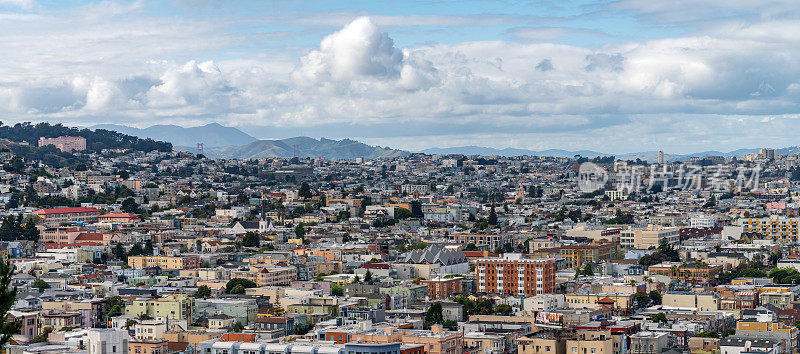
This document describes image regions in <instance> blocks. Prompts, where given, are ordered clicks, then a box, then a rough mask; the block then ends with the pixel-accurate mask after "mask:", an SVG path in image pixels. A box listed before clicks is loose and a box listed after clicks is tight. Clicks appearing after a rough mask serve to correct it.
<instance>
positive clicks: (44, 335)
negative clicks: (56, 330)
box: [4, 327, 53, 343]
mask: <svg viewBox="0 0 800 354" xmlns="http://www.w3.org/2000/svg"><path fill="white" fill-rule="evenodd" d="M52 332H53V327H45V328H43V329H42V334H40V335H38V336H35V337H33V339H31V343H44V342H47V337H48V336H49V335H50V333H52ZM4 337H5V336H4ZM10 338H11V337H9V339H10Z"/></svg>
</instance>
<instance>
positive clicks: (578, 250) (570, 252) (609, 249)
mask: <svg viewBox="0 0 800 354" xmlns="http://www.w3.org/2000/svg"><path fill="white" fill-rule="evenodd" d="M617 251H619V244H618V243H603V244H599V245H571V246H563V247H554V248H542V249H539V250H536V251H533V252H532V253H531V254H532V255H533V257H536V258H549V257H558V256H561V257H564V260H565V261H566V266H567V267H568V268H583V267H584V266H585V265H586V264H588V263H592V264H598V263H601V262H603V261H607V260H609V259H611V256H612V255H614V254H615V253H617Z"/></svg>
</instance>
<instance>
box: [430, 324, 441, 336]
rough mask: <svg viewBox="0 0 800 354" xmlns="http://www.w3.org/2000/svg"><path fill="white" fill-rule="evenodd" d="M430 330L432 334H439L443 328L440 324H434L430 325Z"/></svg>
mask: <svg viewBox="0 0 800 354" xmlns="http://www.w3.org/2000/svg"><path fill="white" fill-rule="evenodd" d="M431 332H433V334H441V333H442V332H444V329H443V328H442V326H440V325H434V326H431Z"/></svg>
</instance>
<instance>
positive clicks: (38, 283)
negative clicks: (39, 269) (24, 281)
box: [31, 278, 50, 292]
mask: <svg viewBox="0 0 800 354" xmlns="http://www.w3.org/2000/svg"><path fill="white" fill-rule="evenodd" d="M31 288H36V289H39V292H42V291H45V290H46V289H50V284H48V283H47V282H46V281H44V280H42V279H40V278H37V279H36V281H34V282H33V284H32V285H31Z"/></svg>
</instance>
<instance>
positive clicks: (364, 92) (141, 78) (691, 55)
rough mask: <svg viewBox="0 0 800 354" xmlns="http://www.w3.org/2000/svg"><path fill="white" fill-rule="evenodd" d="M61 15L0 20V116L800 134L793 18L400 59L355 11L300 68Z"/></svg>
mask: <svg viewBox="0 0 800 354" xmlns="http://www.w3.org/2000/svg"><path fill="white" fill-rule="evenodd" d="M6 3H13V5H15V6H34V5H33V4H31V3H29V2H27V1H13V2H6ZM0 4H5V3H0ZM17 4H18V5H17ZM712 5H713V4H712ZM614 6H618V7H620V8H624V9H626V10H628V11H634V12H635V13H636V14H638V15H639V16H642V17H643V18H645V17H648V18H649V17H657V16H656V15H655V14H657V13H660V12H659V11H663V12H664V13H667V14H669V15H670V16H677V14H674V13H673V12H671V10H669V9H660V8H658V7H646V6H644V5H642V3H641V2H629V1H623V2H618V3H616V4H615V5H614ZM709 6H711V5H709ZM775 6H777V5H775ZM767 8H769V9H774V6H768V7H767ZM737 9H738V8H737ZM739 10H741V11H756V10H754V9H751V8H747V7H742V8H741V9H739ZM74 11H76V13H75V14H74V15H76V17H77V19H70V18H69V17H65V18H54V17H49V18H48V17H47V16H45V15H32V16H34V18H30V17H13V18H10V17H9V18H5V19H4V18H3V17H0V33H4V34H2V35H0V48H4V49H0V53H2V54H3V55H4V57H6V58H7V60H6V63H7V64H8V65H7V66H6V67H5V68H4V69H0V76H1V77H2V79H0V114H1V115H2V117H3V118H2V120H3V121H4V122H7V123H8V122H17V121H25V120H33V121H41V120H50V121H62V122H65V123H67V124H76V125H92V124H97V123H123V124H129V125H131V124H132V125H137V126H147V125H151V124H158V123H164V122H170V123H178V124H186V125H195V124H205V123H210V122H220V123H222V124H229V125H235V126H242V127H248V128H249V129H251V131H252V132H254V134H255V135H261V136H264V137H268V136H270V134H273V136H274V134H292V133H293V132H303V131H306V132H310V133H309V134H319V135H325V134H326V133H327V134H328V135H329V136H331V137H336V136H339V137H341V136H348V135H350V136H354V137H358V136H361V137H364V138H366V139H368V141H371V142H374V143H380V144H382V145H391V146H397V147H401V148H407V149H421V148H426V147H430V146H442V145H458V144H460V143H462V142H465V143H470V144H475V143H481V144H484V145H492V146H498V147H505V146H518V147H528V148H548V147H559V148H595V149H601V148H598V147H597V146H598V145H603V146H608V147H609V149H611V150H612V151H635V150H643V149H648V148H651V149H658V148H662V147H663V146H667V147H670V146H673V147H675V151H676V152H677V150H678V149H680V148H685V149H692V148H695V147H698V148H699V147H712V146H711V145H714V144H717V145H718V147H717V148H724V147H725V146H730V147H739V146H741V145H748V144H751V145H752V144H763V143H767V142H770V143H778V144H783V143H785V144H790V143H791V140H792V137H791V136H789V135H787V134H786V132H787V131H791V130H793V128H794V129H796V128H798V127H800V120H798V119H797V117H798V116H799V115H798V113H800V107H798V102H800V101H798V98H800V64H798V60H797V58H798V57H799V56H800V35H798V33H800V21H798V20H795V19H792V18H783V17H780V16H779V17H770V16H760V17H759V18H758V19H756V20H752V21H745V22H737V21H727V19H721V20H720V21H717V22H715V23H714V25H713V26H708V27H706V28H703V29H702V31H699V32H698V33H693V34H687V35H682V36H674V37H669V38H660V39H650V40H630V41H624V42H622V43H619V44H605V45H602V46H600V47H597V48H585V47H580V46H574V45H567V44H560V43H552V42H547V41H546V40H544V39H545V37H543V36H544V35H547V33H550V32H552V33H553V34H552V35H553V36H556V37H559V36H563V35H564V33H567V32H569V31H560V30H555V29H551V28H547V31H544V35H543V34H542V33H543V32H542V30H541V29H536V32H535V33H534V32H530V31H527V30H526V31H527V32H524V33H525V34H526V36H528V37H530V38H533V39H532V40H526V39H525V36H518V37H517V38H512V39H508V40H493V41H472V42H459V43H453V44H437V43H430V44H420V45H415V46H411V47H398V46H397V45H396V42H395V41H394V40H393V39H392V36H390V35H389V33H388V32H387V31H386V29H385V28H381V27H379V26H378V25H377V24H376V22H386V23H390V24H392V25H400V22H399V21H397V20H396V19H392V21H389V19H387V18H385V17H384V18H380V21H374V20H372V19H371V18H370V17H356V18H354V19H352V20H351V21H349V22H347V23H346V24H345V25H344V26H343V27H341V28H339V29H338V30H335V31H332V32H331V33H329V34H328V35H326V36H325V37H324V38H323V39H322V40H321V41H320V42H319V45H318V46H317V47H315V48H310V49H299V52H300V54H299V55H297V56H291V55H289V56H283V57H275V56H257V55H255V56H254V55H226V56H225V58H223V59H218V60H206V59H202V58H205V57H207V53H209V52H218V51H220V50H223V51H224V50H225V49H224V48H226V46H230V45H232V43H233V44H235V43H247V38H242V37H239V36H236V35H233V34H230V33H226V31H221V30H220V28H218V27H216V26H215V25H214V24H211V23H209V21H203V20H190V19H183V20H178V21H175V20H168V19H163V18H150V17H132V16H129V15H130V14H132V13H133V14H137V13H139V12H140V11H141V8H140V7H139V4H138V3H133V4H129V5H115V4H111V3H103V4H100V5H93V6H91V7H88V8H83V9H80V10H74ZM37 16H44V17H42V18H39V17H37ZM129 18H135V20H129ZM425 19H426V21H430V19H428V18H425ZM415 20H416V21H421V19H420V18H418V17H417V18H415ZM450 20H451V21H454V20H452V19H450ZM685 20H686V21H690V20H692V19H690V18H689V19H685ZM676 21H677V20H676ZM681 23H683V22H681ZM12 28H24V29H25V30H24V31H10V30H11V29H12ZM573 32H574V31H573ZM519 33H522V31H520V32H519ZM54 34H57V35H56V36H54ZM530 38H529V39H530ZM71 47H73V48H74V47H77V48H80V50H74V49H71ZM765 118H769V119H765ZM765 122H766V123H765ZM398 126H402V128H393V127H398ZM787 129H788V130H787ZM754 131H755V132H758V134H757V136H754V135H753V134H751V133H752V132H754ZM748 132H751V133H750V134H749V133H748ZM420 137H431V139H420ZM601 150H602V149H601Z"/></svg>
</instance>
